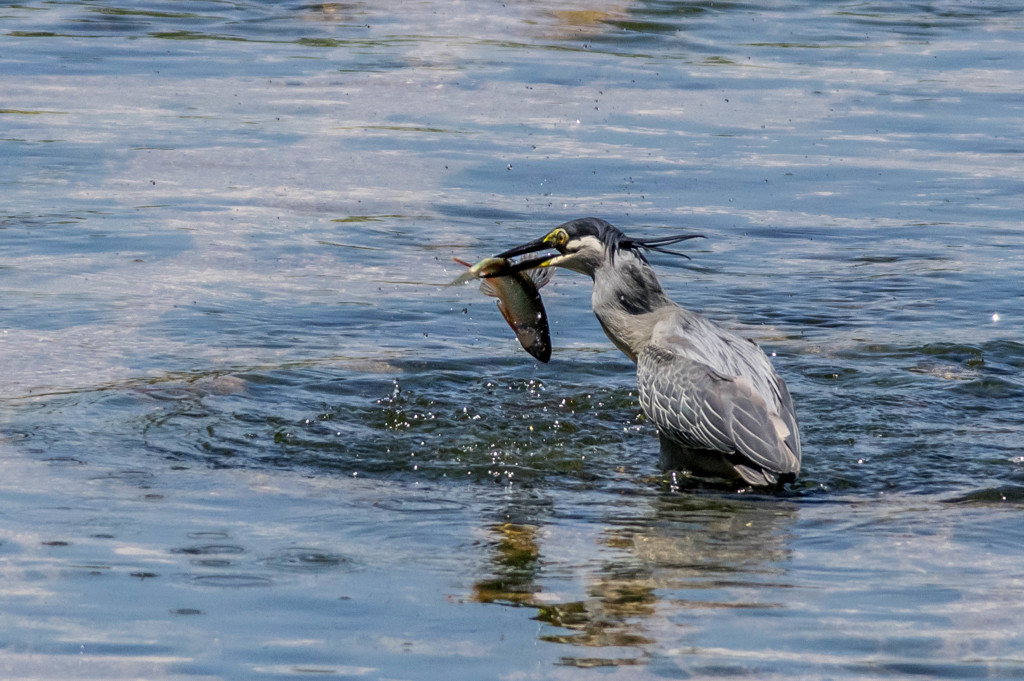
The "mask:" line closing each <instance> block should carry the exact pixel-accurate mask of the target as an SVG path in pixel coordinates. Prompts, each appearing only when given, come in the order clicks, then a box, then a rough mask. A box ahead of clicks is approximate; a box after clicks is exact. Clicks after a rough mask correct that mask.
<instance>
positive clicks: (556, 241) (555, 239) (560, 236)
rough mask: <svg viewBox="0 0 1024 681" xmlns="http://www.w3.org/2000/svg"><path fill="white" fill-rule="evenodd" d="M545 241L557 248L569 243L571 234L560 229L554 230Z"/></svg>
mask: <svg viewBox="0 0 1024 681" xmlns="http://www.w3.org/2000/svg"><path fill="white" fill-rule="evenodd" d="M544 241H546V242H548V243H549V244H551V245H552V246H554V247H555V248H558V247H559V246H564V245H565V244H567V243H568V242H569V233H568V232H566V231H565V230H564V229H562V228H561V227H559V228H558V229H555V230H552V231H551V233H550V234H548V235H547V236H546V237H544Z"/></svg>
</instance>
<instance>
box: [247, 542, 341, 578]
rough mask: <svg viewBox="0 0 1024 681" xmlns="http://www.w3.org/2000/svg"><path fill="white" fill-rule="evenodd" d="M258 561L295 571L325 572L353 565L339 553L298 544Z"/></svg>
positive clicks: (276, 567)
mask: <svg viewBox="0 0 1024 681" xmlns="http://www.w3.org/2000/svg"><path fill="white" fill-rule="evenodd" d="M260 563H262V564H263V565H265V566H267V567H270V568H274V569H278V570H288V571H296V572H327V571H330V570H345V569H351V568H352V567H353V566H354V563H353V561H352V560H351V559H350V558H348V557H346V556H343V555H341V554H339V553H332V552H329V551H322V550H320V549H315V548H304V547H299V546H296V547H290V548H287V549H282V550H280V551H277V552H275V553H274V554H273V555H270V556H268V557H266V558H264V559H262V560H261V561H260Z"/></svg>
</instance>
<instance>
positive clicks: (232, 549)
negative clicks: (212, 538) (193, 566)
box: [171, 544, 245, 556]
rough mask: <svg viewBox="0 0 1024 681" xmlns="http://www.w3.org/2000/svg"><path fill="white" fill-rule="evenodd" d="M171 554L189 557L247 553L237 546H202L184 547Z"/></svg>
mask: <svg viewBox="0 0 1024 681" xmlns="http://www.w3.org/2000/svg"><path fill="white" fill-rule="evenodd" d="M171 553H179V554H185V555H188V556H208V555H225V554H226V555H232V554H239V553H245V548H243V547H241V546H238V545H236V544H202V545H199V546H182V547H179V548H173V549H171Z"/></svg>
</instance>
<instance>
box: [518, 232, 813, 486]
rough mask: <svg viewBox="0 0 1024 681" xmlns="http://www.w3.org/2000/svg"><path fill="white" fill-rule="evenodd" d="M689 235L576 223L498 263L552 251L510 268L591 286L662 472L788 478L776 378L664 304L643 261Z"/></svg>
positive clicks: (713, 331)
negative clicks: (652, 234) (652, 435)
mask: <svg viewBox="0 0 1024 681" xmlns="http://www.w3.org/2000/svg"><path fill="white" fill-rule="evenodd" d="M695 236H698V235H686V236H673V237H662V238H657V239H637V238H633V237H628V236H626V235H625V234H623V233H622V232H621V231H619V230H618V229H617V228H616V227H614V226H613V225H611V224H609V223H607V222H605V221H604V220H600V219H597V218H581V219H578V220H572V221H570V222H566V223H565V224H562V225H559V226H558V227H556V228H555V229H553V230H552V231H551V232H549V233H548V234H547V235H546V236H544V237H542V238H540V239H537V240H535V241H531V242H530V243H527V244H523V245H522V246H518V247H516V248H512V249H509V250H508V251H505V252H504V253H501V254H499V255H498V257H500V258H510V257H513V256H517V255H525V254H528V253H536V252H539V251H544V250H548V249H554V250H556V251H558V254H557V255H547V256H543V257H536V258H529V259H525V260H522V261H520V262H519V263H517V264H516V266H515V269H517V270H519V269H529V268H533V267H554V266H557V267H565V268H567V269H570V270H574V271H576V272H580V273H582V274H586V275H588V276H590V277H591V278H592V279H593V280H594V292H593V297H592V299H591V304H592V307H593V309H594V314H595V315H597V319H598V321H600V322H601V326H602V327H603V328H604V331H605V333H606V334H607V335H608V337H609V338H610V339H611V341H612V342H613V343H614V344H615V345H616V347H618V348H619V349H620V350H622V351H623V352H624V353H625V354H626V355H627V356H628V357H629V358H630V359H631V360H633V361H634V362H636V363H637V385H638V387H639V389H640V404H641V406H642V407H643V409H644V412H645V413H646V414H647V416H648V418H650V419H651V420H652V421H653V422H654V424H655V425H656V426H657V428H658V435H659V438H660V441H661V457H662V464H663V465H664V466H666V467H668V468H686V469H689V470H691V471H693V472H694V473H696V474H698V475H709V476H714V477H721V478H727V479H736V480H741V481H743V482H745V483H747V484H750V485H772V484H775V483H778V482H786V481H789V480H792V479H793V478H794V477H795V476H796V473H797V472H798V471H799V470H800V433H799V430H798V428H797V422H796V413H795V412H794V409H793V401H792V399H791V398H790V396H789V390H788V389H787V388H786V383H785V381H783V380H782V378H780V377H779V375H778V374H776V373H775V370H774V369H773V368H772V365H771V362H770V361H769V360H768V358H767V357H766V356H765V354H764V352H763V351H762V350H761V349H760V348H759V347H758V346H757V345H756V344H755V343H754V342H753V341H749V340H745V339H743V338H740V337H739V336H737V335H735V334H733V333H731V332H729V331H726V330H725V329H723V328H721V327H720V326H718V325H716V324H715V323H714V322H711V321H710V320H708V319H706V318H704V317H703V316H701V315H699V314H697V313H695V312H690V311H689V310H684V309H683V308H681V307H679V306H678V305H676V304H675V303H673V302H672V301H671V300H669V299H668V297H667V296H666V295H665V292H664V291H663V290H662V288H661V284H660V283H659V282H658V278H657V277H656V276H655V274H654V270H653V269H652V268H651V266H650V263H648V262H647V259H646V258H645V257H644V254H643V252H644V251H651V250H655V251H662V252H668V253H671V252H672V251H666V250H665V249H664V247H665V246H667V245H670V244H673V243H678V242H680V241H684V240H686V239H692V238H694V237H695Z"/></svg>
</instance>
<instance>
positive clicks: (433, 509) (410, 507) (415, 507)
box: [373, 497, 467, 513]
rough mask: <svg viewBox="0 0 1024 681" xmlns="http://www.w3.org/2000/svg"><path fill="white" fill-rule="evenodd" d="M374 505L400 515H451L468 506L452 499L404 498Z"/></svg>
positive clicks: (383, 500) (386, 500)
mask: <svg viewBox="0 0 1024 681" xmlns="http://www.w3.org/2000/svg"><path fill="white" fill-rule="evenodd" d="M373 505H374V506H376V507H377V508H379V509H383V510H385V511H398V512H399V513H451V512H454V511H461V510H463V509H465V508H466V507H467V506H466V504H463V503H461V502H458V501H453V500H451V499H441V498H425V499H413V498H402V497H393V498H391V499H382V500H380V501H377V502H374V504H373Z"/></svg>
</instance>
